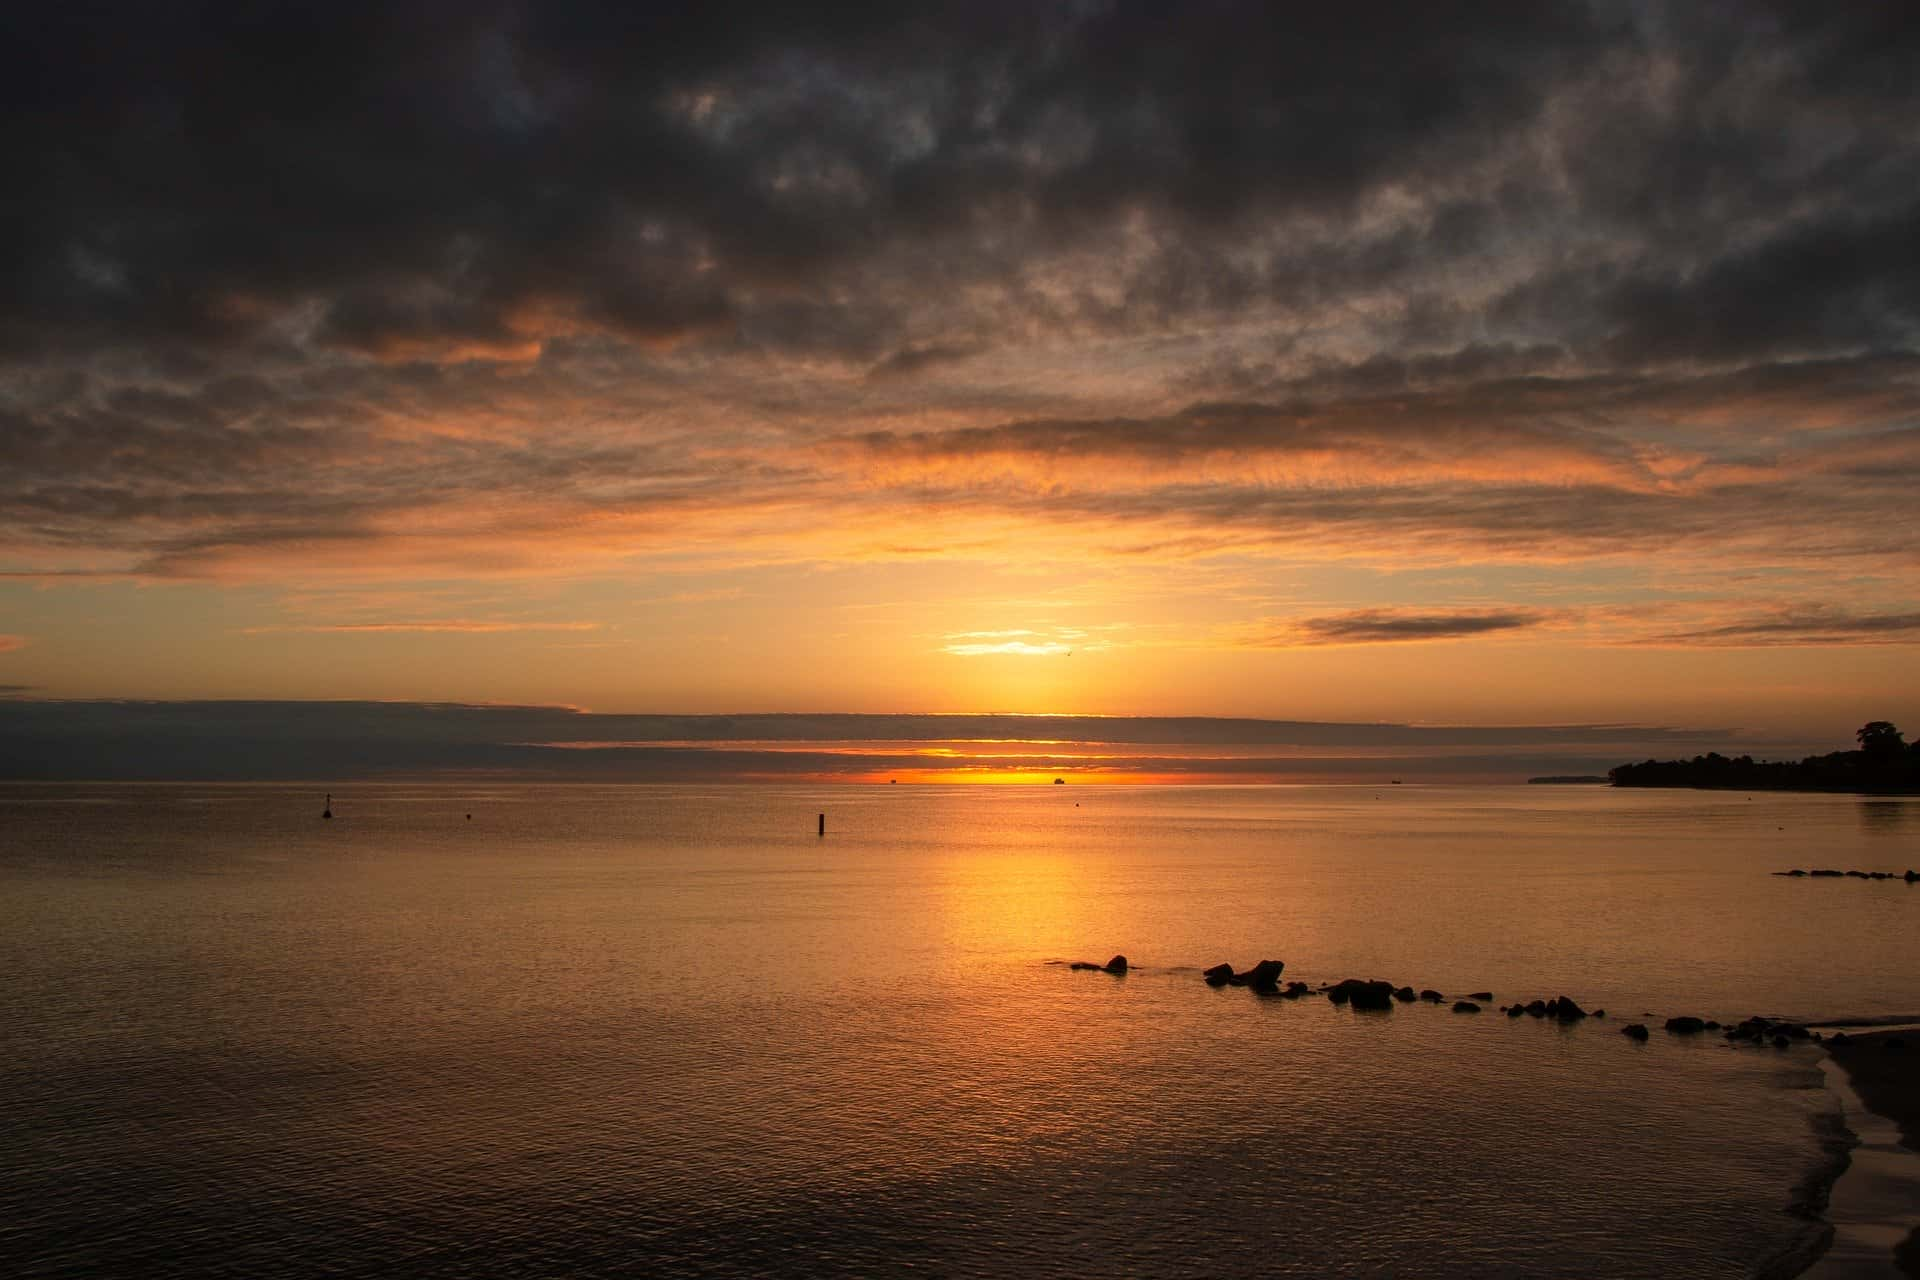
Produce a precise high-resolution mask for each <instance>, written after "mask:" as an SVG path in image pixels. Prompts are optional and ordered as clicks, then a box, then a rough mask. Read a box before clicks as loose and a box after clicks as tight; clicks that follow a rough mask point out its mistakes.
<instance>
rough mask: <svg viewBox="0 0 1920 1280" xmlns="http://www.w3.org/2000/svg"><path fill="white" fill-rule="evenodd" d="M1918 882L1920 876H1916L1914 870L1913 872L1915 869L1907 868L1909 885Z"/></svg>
mask: <svg viewBox="0 0 1920 1280" xmlns="http://www.w3.org/2000/svg"><path fill="white" fill-rule="evenodd" d="M1916 880H1920V874H1915V872H1914V870H1913V868H1912V867H1908V868H1907V883H1908V884H1912V883H1913V882H1914V881H1916Z"/></svg>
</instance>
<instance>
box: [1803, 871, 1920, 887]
mask: <svg viewBox="0 0 1920 1280" xmlns="http://www.w3.org/2000/svg"><path fill="white" fill-rule="evenodd" d="M1773 874H1774V875H1776V876H1812V877H1815V878H1819V879H1828V880H1838V879H1842V878H1845V877H1851V878H1853V879H1855V880H1904V881H1906V882H1907V883H1908V884H1914V883H1916V882H1920V871H1914V870H1913V869H1912V868H1908V869H1907V873H1906V874H1905V875H1902V874H1900V873H1899V872H1898V871H1835V870H1833V869H1832V868H1830V867H1822V868H1820V869H1819V870H1816V871H1802V870H1800V869H1798V868H1795V869H1794V870H1792V871H1776V872H1774V873H1773Z"/></svg>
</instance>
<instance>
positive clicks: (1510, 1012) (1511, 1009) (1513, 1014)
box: [1507, 1004, 1526, 1018]
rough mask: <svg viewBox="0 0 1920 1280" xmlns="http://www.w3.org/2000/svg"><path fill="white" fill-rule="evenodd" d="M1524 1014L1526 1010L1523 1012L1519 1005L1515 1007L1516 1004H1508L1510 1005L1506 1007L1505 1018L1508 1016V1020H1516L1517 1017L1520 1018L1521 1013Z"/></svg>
mask: <svg viewBox="0 0 1920 1280" xmlns="http://www.w3.org/2000/svg"><path fill="white" fill-rule="evenodd" d="M1525 1012H1526V1010H1525V1009H1522V1008H1521V1007H1520V1006H1519V1005H1517V1004H1510V1005H1508V1006H1507V1016H1508V1017H1509V1018H1517V1017H1519V1016H1520V1015H1521V1014H1523V1013H1525Z"/></svg>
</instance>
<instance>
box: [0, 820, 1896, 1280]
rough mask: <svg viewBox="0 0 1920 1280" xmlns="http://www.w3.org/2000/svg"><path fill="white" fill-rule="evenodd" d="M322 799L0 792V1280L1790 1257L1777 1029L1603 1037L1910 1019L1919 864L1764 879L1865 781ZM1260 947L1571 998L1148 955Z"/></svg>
mask: <svg viewBox="0 0 1920 1280" xmlns="http://www.w3.org/2000/svg"><path fill="white" fill-rule="evenodd" d="M333 803H334V811H335V813H336V815H337V817H336V818H335V819H334V820H333V821H331V822H325V823H323V822H322V821H320V820H319V812H320V807H321V792H320V790H319V789H311V788H298V789H296V788H286V787H265V786H259V787H255V786H171V787H169V786H84V787H82V786H61V787H52V786H18V785H15V786H4V787H0V974H4V982H0V1257H4V1258H5V1259H7V1262H6V1263H5V1266H4V1270H5V1271H6V1273H7V1274H9V1275H13V1276H90V1277H91V1276H141V1277H161V1278H164V1277H170V1276H187V1275H193V1276H247V1277H257V1276H329V1277H339V1276H376V1275H379V1276H386V1275H392V1276H469V1275H498V1276H630V1275H644V1274H674V1275H703V1274H729V1275H760V1274H774V1273H785V1274H859V1275H899V1274H922V1275H932V1276H946V1275H1021V1276H1046V1275H1059V1276H1108V1275H1168V1276H1173V1275H1191V1276H1235V1275H1302V1276H1321V1275H1328V1276H1333V1275H1383V1274H1405V1275H1412V1274H1418V1275H1424V1276H1487V1275H1529V1276H1534V1275H1539V1276H1551V1275H1607V1276H1673V1275H1692V1276H1719V1275H1724V1276H1741V1275H1753V1274H1759V1273H1763V1272H1766V1271H1767V1270H1768V1269H1769V1268H1775V1269H1782V1268H1784V1269H1785V1270H1788V1271H1790V1270H1791V1269H1792V1267H1793V1265H1794V1264H1795V1260H1796V1259H1799V1258H1803V1257H1804V1253H1805V1250H1806V1249H1807V1248H1808V1247H1809V1246H1810V1245H1812V1244H1813V1243H1814V1242H1815V1241H1817V1239H1818V1236H1819V1226H1818V1224H1817V1223H1814V1222H1811V1221H1809V1220H1808V1219H1807V1218H1806V1217H1804V1216H1801V1215H1796V1214H1795V1213H1794V1212H1792V1211H1791V1208H1792V1204H1793V1201H1794V1197H1795V1189H1796V1187H1797V1186H1799V1185H1800V1184H1802V1183H1803V1182H1804V1181H1805V1180H1806V1179H1808V1178H1809V1177H1811V1176H1812V1175H1813V1174H1814V1173H1815V1172H1816V1171H1817V1170H1818V1169H1819V1168H1820V1166H1821V1163H1822V1161H1823V1159H1824V1156H1823V1151H1822V1147H1821V1143H1820V1135H1821V1131H1822V1128H1823V1126H1824V1127H1826V1128H1828V1129H1831V1127H1832V1125H1833V1123H1834V1119H1835V1115H1836V1108H1835V1103H1834V1101H1833V1099H1832V1097H1831V1095H1830V1094H1828V1093H1827V1091H1826V1090H1825V1089H1824V1088H1823V1087H1822V1085H1821V1080H1822V1077H1821V1075H1820V1073H1819V1071H1818V1070H1817V1068H1816V1066H1815V1052H1816V1051H1815V1050H1813V1049H1812V1048H1810V1047H1805V1046H1797V1047H1795V1048H1793V1049H1790V1050H1787V1051H1776V1050H1773V1049H1767V1050H1763V1051H1762V1050H1752V1049H1746V1050H1739V1049H1734V1048H1730V1047H1728V1046H1727V1045H1726V1044H1724V1043H1723V1042H1721V1041H1720V1040H1718V1039H1717V1038H1713V1037H1701V1038H1697V1039H1694V1040H1692V1041H1684V1040H1681V1039H1678V1038H1675V1037H1670V1036H1667V1035H1666V1034H1665V1033H1664V1032H1662V1031H1660V1030H1659V1029H1658V1026H1657V1024H1656V1029H1655V1031H1654V1035H1653V1038H1652V1040H1651V1042H1650V1043H1647V1044H1644V1045H1642V1044H1635V1043H1633V1042H1632V1041H1630V1040H1628V1039H1627V1038H1626V1037H1624V1036H1622V1035H1620V1034H1619V1028H1620V1026H1621V1025H1622V1024H1623V1023H1624V1022H1625V1021H1628V1020H1631V1019H1638V1018H1640V1017H1641V1016H1642V1015H1643V1013H1645V1012H1651V1013H1653V1014H1654V1015H1655V1016H1656V1017H1664V1016H1666V1015H1668V1014H1674V1013H1698V1014H1701V1015H1704V1016H1714V1017H1719V1018H1723V1019H1724V1018H1727V1017H1729V1016H1732V1017H1735V1018H1737V1017H1741V1016H1744V1015H1747V1014H1751V1013H1769V1014H1782V1015H1788V1016H1795V1017H1803V1016H1804V1017H1811V1016H1829V1017H1831V1016H1851V1017H1866V1016H1873V1015H1883V1014H1912V1013H1915V1012H1917V1011H1920V990H1917V989H1916V984H1917V982H1920V979H1917V978H1916V975H1920V927H1916V926H1917V925H1920V886H1916V887H1912V888H1910V887H1908V886H1907V885H1905V884H1901V883H1895V882H1875V883H1869V882H1862V881H1857V880H1842V881H1808V880H1788V879H1779V878H1774V877H1771V876H1769V875H1768V874H1767V873H1768V872H1769V871H1772V870H1776V869H1783V868H1787V867H1794V866H1833V867H1840V868H1847V867H1861V868H1864V869H1884V870H1896V869H1898V870H1904V869H1905V868H1906V867H1907V866H1909V865H1915V864H1920V856H1916V852H1915V851H1916V848H1917V847H1920V804H1917V803H1915V802H1914V801H1910V800H1862V799H1857V798H1853V797H1840V796H1768V795H1761V796H1755V797H1753V798H1751V799H1749V798H1748V797H1747V796H1745V795H1743V794H1709V793H1690V792H1613V791H1609V790H1605V789H1587V788H1571V787H1569V788H1546V787H1509V788H1498V789H1494V788H1489V789H1465V788H1447V789H1441V788H1425V787H1414V786H1404V787H1383V788H1379V789H1377V790H1376V789H1370V788H1349V787H1338V788H1335V787H1329V788H1271V789H1269V788H1231V789H1209V788H1119V787H1116V788H1093V787H1078V786H1067V787H1034V788H973V789H964V788H939V787H905V786H898V787H868V788H802V787H753V786H730V787H705V788H696V787H624V788H614V787H584V786H506V785H472V784H468V785H451V784H447V785H442V784H434V785H379V786H374V785H362V786H354V787H343V788H340V789H337V790H336V791H335V792H334V795H333ZM821 811H825V812H826V814H827V823H828V827H827V834H826V836H825V837H824V838H821V837H819V836H817V835H816V834H815V815H816V814H817V813H819V812H821ZM468 814H471V815H472V816H471V818H469V817H467V816H466V815H468ZM1115 952H1124V953H1125V954H1126V955H1127V956H1128V957H1129V958H1130V959H1131V960H1132V962H1133V963H1134V965H1135V966H1136V968H1135V970H1134V972H1132V973H1131V974H1129V975H1128V976H1127V977H1125V978H1123V979H1116V978H1111V977H1108V976H1107V975H1105V974H1101V973H1080V972H1072V971H1069V970H1068V969H1067V968H1065V967H1064V966H1063V965H1060V964H1058V963H1056V962H1058V961H1063V960H1093V961H1105V960H1106V959H1107V958H1108V956H1110V955H1112V954H1113V953H1115ZM1264 957H1273V958H1277V959H1282V960H1285V961H1286V963H1287V974H1286V976H1287V977H1288V978H1296V977H1297V978H1300V979H1303V980H1306V981H1310V982H1318V981H1321V980H1328V979H1339V978H1344V977H1348V976H1358V977H1376V976H1377V977H1384V978H1390V979H1393V980H1394V981H1396V982H1403V983H1410V984H1412V985H1414V986H1415V987H1422V986H1432V987H1436V988H1438V989H1440V990H1442V991H1444V992H1446V993H1447V994H1448V996H1449V997H1452V996H1455V995H1459V994H1464V993H1467V992H1471V991H1476V990H1491V991H1492V992H1493V993H1494V1004H1499V1003H1504V1002H1507V1001H1510V1000H1515V999H1518V1000H1523V1001H1524V1000H1528V999H1532V998H1534V997H1546V996H1553V995H1557V994H1561V993H1565V994H1568V995H1572V996H1574V997H1575V998H1576V999H1578V1000H1579V1001H1580V1002H1581V1003H1582V1004H1583V1005H1585V1006H1586V1007H1588V1008H1590V1009H1591V1008H1594V1007H1596V1006H1598V1007H1604V1008H1605V1009H1606V1010H1607V1012H1608V1015H1609V1016H1608V1018H1607V1019H1606V1020H1605V1021H1588V1022H1586V1023H1582V1024H1578V1025H1574V1026H1570V1027H1561V1026H1557V1025H1550V1024H1547V1023H1544V1022H1541V1021H1536V1020H1534V1019H1531V1018H1522V1019H1518V1020H1509V1019H1507V1018H1506V1017H1504V1016H1502V1015H1500V1014H1499V1013H1498V1012H1496V1011H1495V1009H1494V1008H1493V1007H1492V1006H1489V1007H1488V1008H1487V1010H1486V1011H1485V1012H1483V1013H1480V1014H1478V1015H1473V1014H1456V1013H1454V1012H1452V1011H1451V1009H1450V1008H1449V1007H1447V1006H1431V1005H1410V1006H1400V1007H1397V1008H1396V1009H1395V1010H1394V1011H1393V1012H1391V1013H1385V1014H1356V1013H1354V1012H1351V1011H1350V1010H1348V1009H1345V1008H1337V1007H1335V1006H1333V1005H1331V1004H1329V1003H1328V1002H1327V1001H1326V1000H1325V999H1322V998H1319V997H1313V998H1308V999H1304V1000H1299V1001H1286V1000H1279V999H1261V998H1259V997H1257V996H1255V995H1253V994H1252V993H1249V992H1247V991H1244V990H1236V989H1224V990H1217V991H1216V990H1212V989H1209V988H1208V987H1206V986H1205V985H1204V984H1203V983H1202V982H1201V980H1200V978H1199V972H1198V971H1199V970H1200V969H1201V968H1203V967H1205V966H1207V965H1211V964H1214V963H1217V962H1219V961H1223V960H1224V961H1230V962H1232V963H1234V964H1236V965H1240V966H1245V965H1249V964H1251V963H1252V962H1254V961H1256V960H1259V959H1262V958H1264Z"/></svg>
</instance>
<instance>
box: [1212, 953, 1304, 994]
mask: <svg viewBox="0 0 1920 1280" xmlns="http://www.w3.org/2000/svg"><path fill="white" fill-rule="evenodd" d="M1286 967H1287V962H1286V961H1284V960H1262V961H1261V962H1260V963H1259V964H1256V965H1255V966H1253V968H1251V969H1249V970H1247V971H1246V972H1245V973H1235V972H1234V971H1233V966H1232V965H1230V964H1217V965H1215V966H1213V968H1211V969H1208V970H1207V971H1206V972H1204V973H1202V974H1201V975H1200V976H1201V977H1202V978H1204V979H1205V980H1206V983H1207V985H1208V986H1210V987H1226V986H1233V987H1252V988H1253V989H1254V990H1255V991H1265V992H1277V991H1279V990H1280V971H1281V970H1282V969H1285V968H1286Z"/></svg>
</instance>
